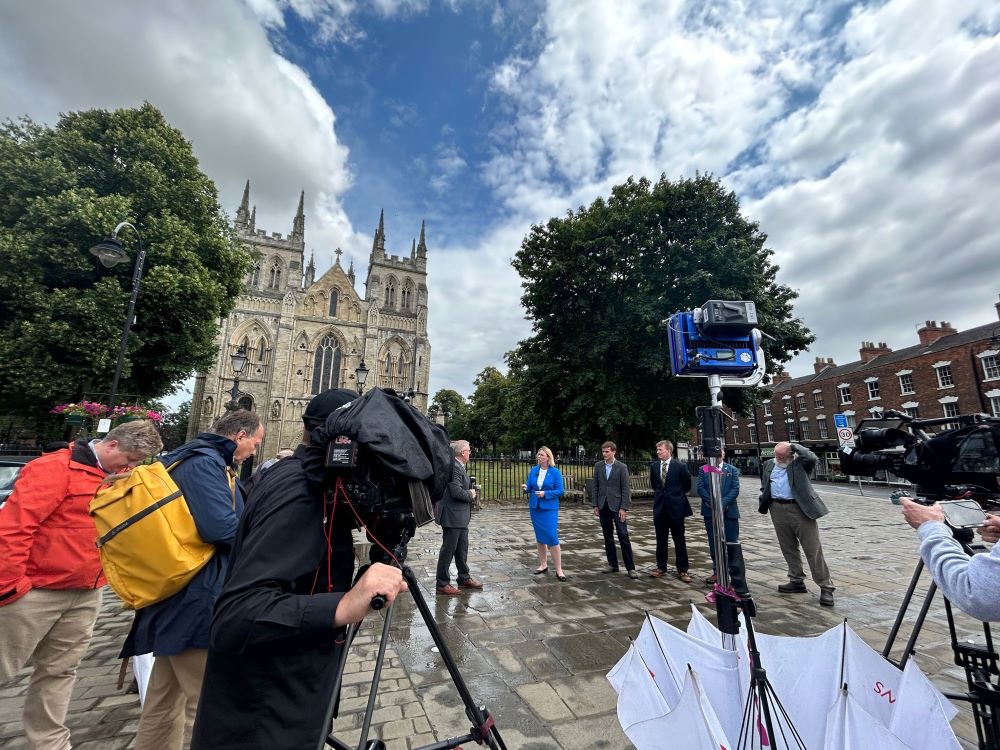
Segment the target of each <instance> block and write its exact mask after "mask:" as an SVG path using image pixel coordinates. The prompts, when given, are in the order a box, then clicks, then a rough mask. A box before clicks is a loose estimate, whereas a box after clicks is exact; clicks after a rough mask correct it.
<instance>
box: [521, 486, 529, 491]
mask: <svg viewBox="0 0 1000 750" xmlns="http://www.w3.org/2000/svg"><path fill="white" fill-rule="evenodd" d="M527 491H528V485H526V484H522V485H521V492H527Z"/></svg>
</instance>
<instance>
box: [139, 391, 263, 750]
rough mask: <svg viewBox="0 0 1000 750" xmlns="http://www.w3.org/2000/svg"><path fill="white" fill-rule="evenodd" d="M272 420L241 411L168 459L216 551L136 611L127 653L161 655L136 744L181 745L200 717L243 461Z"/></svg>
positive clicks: (239, 506)
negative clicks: (176, 586)
mask: <svg viewBox="0 0 1000 750" xmlns="http://www.w3.org/2000/svg"><path fill="white" fill-rule="evenodd" d="M263 439H264V426H263V425H262V424H261V423H260V419H259V418H258V417H257V415H256V414H253V413H251V412H249V411H245V410H243V409H239V410H236V411H233V412H230V413H229V414H226V415H225V416H223V417H221V418H219V420H218V421H217V422H216V423H215V424H214V425H213V426H212V429H211V431H209V432H202V433H199V435H198V437H196V438H195V439H194V440H192V441H191V442H189V443H185V444H184V445H182V446H181V447H180V448H178V449H177V450H176V451H174V452H172V453H168V454H167V455H166V456H164V457H163V458H162V459H161V460H162V462H163V464H164V465H165V466H170V465H171V464H173V463H175V462H177V461H181V463H180V464H179V465H178V466H177V467H176V468H175V469H174V470H173V471H171V476H172V477H173V478H174V481H175V482H177V486H178V488H180V490H181V492H183V493H184V499H185V500H186V501H187V504H188V507H189V508H190V510H191V515H192V517H193V518H194V522H195V525H196V526H197V528H198V534H199V536H201V538H202V540H203V541H205V542H209V543H211V544H214V545H215V555H213V556H212V559H211V560H209V561H208V564H207V565H205V567H203V568H202V569H201V570H199V571H198V573H197V574H196V575H195V577H194V578H192V579H191V582H190V583H189V584H188V585H187V586H185V587H184V588H183V589H181V590H180V591H178V592H177V593H176V594H174V595H173V596H171V597H170V598H168V599H164V600H163V601H162V602H157V603H156V604H153V605H151V606H149V607H144V608H143V609H140V610H138V611H137V612H136V613H135V620H134V621H133V622H132V629H131V630H130V631H129V634H128V638H126V640H125V646H124V648H123V649H122V656H123V657H127V656H135V655H137V654H148V653H150V652H152V653H153V655H154V656H156V661H155V663H154V665H153V671H152V674H151V675H150V678H149V687H148V688H147V689H146V700H145V702H144V703H143V706H142V715H141V716H140V718H139V729H138V734H137V735H136V741H135V748H136V750H181V747H182V746H183V743H184V733H185V727H190V726H191V725H192V724H193V723H194V717H195V712H196V711H197V709H198V698H199V695H200V693H201V682H202V677H203V675H204V672H205V659H206V657H207V655H208V645H209V630H210V628H211V625H212V608H213V607H214V606H215V600H216V599H217V598H218V596H219V593H220V591H221V590H222V581H223V577H224V576H225V573H226V565H227V563H228V560H229V550H230V547H231V546H232V544H233V540H234V539H235V538H236V528H237V526H238V525H239V520H240V516H241V515H242V513H243V502H244V499H245V498H244V493H243V489H242V487H240V485H239V482H237V481H236V471H235V467H236V464H239V463H242V462H243V461H244V460H246V459H247V458H249V457H250V456H252V455H254V454H255V453H256V452H257V446H258V445H260V442H261V440H263Z"/></svg>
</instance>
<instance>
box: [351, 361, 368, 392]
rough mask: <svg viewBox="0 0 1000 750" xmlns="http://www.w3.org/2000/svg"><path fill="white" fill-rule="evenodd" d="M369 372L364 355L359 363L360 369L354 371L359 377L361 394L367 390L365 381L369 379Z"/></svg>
mask: <svg viewBox="0 0 1000 750" xmlns="http://www.w3.org/2000/svg"><path fill="white" fill-rule="evenodd" d="M369 372H370V370H369V369H368V367H367V366H366V365H365V358H364V357H362V358H361V362H360V363H359V364H358V369H356V370H355V371H354V375H355V377H356V378H357V383H358V395H359V396H360V395H361V394H362V393H364V392H365V381H367V380H368V373H369Z"/></svg>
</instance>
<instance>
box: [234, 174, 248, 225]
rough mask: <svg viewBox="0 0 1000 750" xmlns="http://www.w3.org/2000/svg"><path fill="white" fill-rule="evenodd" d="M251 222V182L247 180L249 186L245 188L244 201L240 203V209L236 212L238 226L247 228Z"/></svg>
mask: <svg viewBox="0 0 1000 750" xmlns="http://www.w3.org/2000/svg"><path fill="white" fill-rule="evenodd" d="M249 220H250V180H247V184H246V186H245V187H244V188H243V200H241V201H240V207H239V208H238V209H237V211H236V224H237V226H244V227H245V226H246V225H247V222H248V221H249Z"/></svg>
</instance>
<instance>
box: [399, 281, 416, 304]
mask: <svg viewBox="0 0 1000 750" xmlns="http://www.w3.org/2000/svg"><path fill="white" fill-rule="evenodd" d="M399 300H400V305H399V306H400V307H401V308H402V309H403V310H411V309H412V307H413V282H412V281H410V280H409V279H407V280H406V283H404V284H403V291H402V293H401V294H400V298H399Z"/></svg>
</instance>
